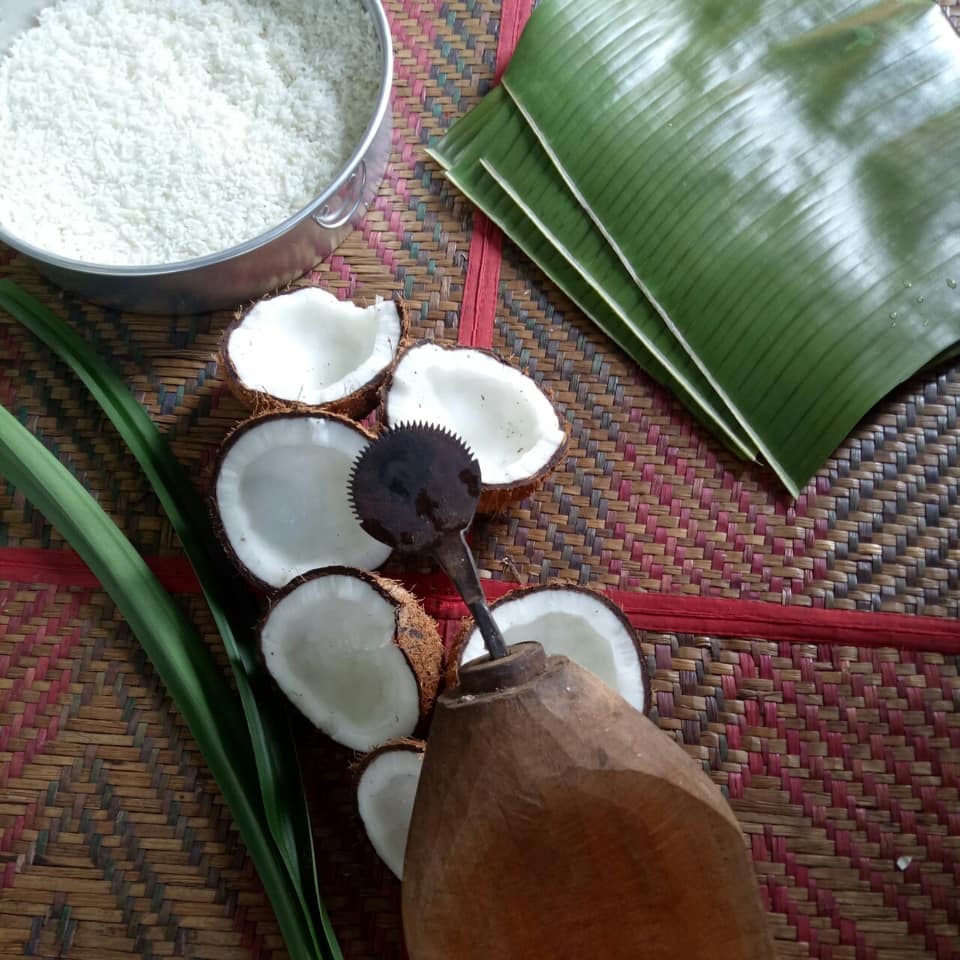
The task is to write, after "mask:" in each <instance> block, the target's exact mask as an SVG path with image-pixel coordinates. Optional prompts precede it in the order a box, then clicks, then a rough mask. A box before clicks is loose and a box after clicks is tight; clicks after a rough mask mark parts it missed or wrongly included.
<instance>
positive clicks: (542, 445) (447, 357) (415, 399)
mask: <svg viewBox="0 0 960 960" xmlns="http://www.w3.org/2000/svg"><path fill="white" fill-rule="evenodd" d="M386 410H387V420H388V421H389V422H390V423H391V424H401V423H415V422H421V423H429V424H433V425H435V426H440V427H445V428H446V429H447V430H449V431H450V432H451V433H455V434H457V435H458V436H459V437H461V438H462V439H463V440H464V442H465V443H466V444H467V446H469V447H470V449H471V450H472V451H473V453H474V455H475V456H476V458H477V460H478V462H479V464H480V474H481V478H482V481H483V483H484V484H491V485H501V484H506V485H509V484H512V483H519V482H521V481H524V480H529V479H530V478H531V477H534V476H536V475H537V474H538V473H539V472H540V471H541V470H542V469H543V468H544V467H546V466H547V465H548V464H549V463H550V460H551V459H552V457H553V456H554V455H555V454H556V452H557V450H558V449H559V448H560V446H561V445H562V444H563V442H564V439H565V434H564V432H563V429H562V428H561V426H560V421H559V419H558V417H557V413H556V411H555V410H554V409H553V404H551V403H550V401H549V400H548V399H547V397H546V396H545V395H544V393H543V392H542V391H541V390H540V388H539V387H538V386H537V385H536V384H535V383H534V382H533V380H531V379H530V378H529V377H527V376H524V375H523V374H522V373H521V372H520V371H519V370H516V369H514V368H513V367H509V366H507V365H506V364H504V363H501V362H500V361H499V360H497V359H496V358H495V357H492V356H490V355H489V354H486V353H483V352H481V351H479V350H469V349H444V348H443V347H439V346H437V345H435V344H421V345H418V346H416V347H412V348H411V349H409V350H408V351H407V352H406V353H405V354H404V355H403V356H402V357H401V358H400V361H399V363H398V364H397V366H396V367H395V369H394V372H393V377H392V380H391V382H390V387H389V390H388V393H387V400H386Z"/></svg>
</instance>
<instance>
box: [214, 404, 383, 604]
mask: <svg viewBox="0 0 960 960" xmlns="http://www.w3.org/2000/svg"><path fill="white" fill-rule="evenodd" d="M297 417H322V418H323V419H325V420H334V421H336V422H337V423H342V424H343V425H344V426H345V427H349V428H350V429H351V430H355V431H356V432H357V433H359V434H360V435H361V436H362V437H363V438H364V439H366V440H373V439H375V437H376V434H374V433H371V431H369V430H367V428H366V427H364V426H362V425H361V424H359V423H357V422H355V421H354V420H351V419H350V418H349V417H346V416H343V415H341V414H338V413H317V412H313V413H306V412H299V411H296V410H272V411H268V412H265V413H258V414H254V415H253V416H252V417H248V418H247V419H246V420H242V421H241V422H240V423H238V424H237V425H236V426H235V427H234V428H233V430H231V431H230V433H228V434H227V436H226V437H225V438H224V441H223V443H221V444H220V449H219V450H218V451H217V459H216V463H215V464H214V468H213V476H212V479H211V483H210V487H211V489H210V495H209V507H210V514H211V519H212V524H213V529H214V533H215V534H216V537H217V539H218V540H219V541H220V543H221V545H222V546H223V549H224V551H225V552H226V554H227V556H228V557H229V558H230V561H231V562H232V563H233V565H234V566H235V567H236V568H237V570H239V571H240V575H241V576H242V577H243V578H244V580H246V581H247V582H248V583H249V584H251V585H252V586H254V587H256V588H257V589H258V590H260V591H263V592H265V593H269V592H270V591H271V590H275V589H276V587H274V586H273V585H272V584H269V583H267V582H266V581H265V580H261V579H260V578H259V577H258V576H257V575H256V574H255V573H253V572H252V571H251V570H250V569H249V568H248V567H247V566H246V564H245V563H243V561H242V560H241V559H240V558H239V557H238V556H237V553H236V551H235V550H234V549H233V545H232V544H231V543H230V539H229V537H228V536H227V534H226V531H225V529H224V526H223V521H222V520H221V518H220V507H219V504H218V503H217V496H216V488H217V477H218V476H219V475H220V468H221V466H222V464H223V461H224V459H225V457H226V456H227V454H228V453H229V452H230V448H231V447H232V446H233V445H234V444H235V443H236V442H237V441H238V440H239V439H240V437H242V436H243V435H244V433H246V432H247V431H248V430H250V429H252V428H253V427H256V426H259V425H260V424H261V423H266V422H267V421H269V420H282V419H294V418H297ZM324 569H329V568H324ZM349 569H352V568H349ZM291 582H292V583H294V582H296V579H295V580H293V581H291Z"/></svg>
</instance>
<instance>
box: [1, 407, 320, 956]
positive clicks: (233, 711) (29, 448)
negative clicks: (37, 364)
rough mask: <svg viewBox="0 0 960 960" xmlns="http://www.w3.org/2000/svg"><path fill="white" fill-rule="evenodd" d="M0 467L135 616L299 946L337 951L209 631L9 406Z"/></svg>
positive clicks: (297, 952) (288, 936)
mask: <svg viewBox="0 0 960 960" xmlns="http://www.w3.org/2000/svg"><path fill="white" fill-rule="evenodd" d="M0 473H2V474H3V475H4V476H6V477H7V479H8V480H9V481H10V482H11V483H12V484H13V485H14V486H15V487H17V489H19V490H20V491H21V492H22V493H23V494H24V496H26V497H27V499H28V500H30V502H31V503H33V504H34V506H36V507H37V509H38V510H40V511H41V512H42V513H43V514H44V516H45V517H46V518H47V519H48V520H49V521H50V522H51V523H52V524H53V525H54V526H55V527H56V528H57V529H58V530H59V531H60V532H61V533H62V534H63V535H64V537H66V539H67V541H68V542H69V543H70V545H71V546H72V547H73V548H74V549H75V550H76V551H77V553H78V554H79V555H80V556H81V557H82V558H83V560H84V562H85V563H86V564H87V565H88V566H89V567H90V569H91V570H92V571H93V573H94V574H95V575H96V576H97V578H98V579H99V580H100V582H101V583H102V584H103V587H104V589H105V590H106V591H107V593H108V594H109V595H110V597H111V599H112V600H113V602H114V603H115V604H116V605H117V608H118V609H119V610H120V612H121V613H122V614H123V616H124V618H125V619H126V621H127V622H128V623H129V624H130V628H131V629H132V630H133V632H134V634H135V635H136V637H137V639H138V640H139V642H140V644H141V645H142V646H143V649H144V651H145V652H146V654H147V656H148V657H149V658H150V662H151V663H152V664H153V666H154V667H155V668H156V671H157V673H158V675H159V676H160V679H161V680H162V681H163V684H164V686H165V687H166V689H167V692H168V693H169V694H170V697H171V698H172V699H173V701H174V703H175V704H176V706H177V709H178V710H179V711H180V713H181V714H182V715H183V718H184V720H185V721H186V723H187V726H188V727H189V728H190V732H191V734H192V735H193V737H194V739H195V740H196V741H197V745H198V746H199V747H200V749H201V751H202V752H203V755H204V758H205V759H206V761H207V764H208V766H209V767H210V772H211V773H212V774H213V776H214V777H215V778H216V781H217V784H218V785H219V787H220V789H221V790H222V792H223V796H224V799H225V800H226V802H227V804H228V806H229V807H230V812H231V813H232V814H233V817H234V820H235V821H236V824H237V827H238V828H239V830H240V834H241V836H242V838H243V842H244V844H245V845H246V847H247V849H248V850H249V852H250V856H251V857H252V858H253V862H254V864H255V865H256V868H257V871H258V873H259V875H260V878H261V880H262V881H263V885H264V887H265V889H266V891H267V893H268V895H269V897H270V900H271V902H272V903H273V907H274V910H275V911H276V914H277V920H278V922H279V924H280V927H281V930H282V931H283V935H284V938H285V940H286V942H287V946H288V947H289V949H290V953H291V955H292V956H295V957H331V956H334V955H335V950H334V949H331V950H326V951H325V950H323V949H322V948H321V947H320V945H319V943H318V941H317V938H316V935H315V932H314V930H313V928H312V924H311V921H310V918H309V917H308V915H307V914H305V913H304V911H303V910H302V909H301V906H300V899H301V898H300V895H299V893H298V891H297V890H296V887H295V883H294V880H293V878H292V877H291V876H290V873H289V871H288V869H287V866H286V864H285V863H284V859H283V857H282V856H281V855H280V852H279V851H278V849H277V846H276V844H275V843H274V841H273V838H272V836H271V834H270V830H269V827H268V825H267V822H266V818H265V815H264V810H263V804H262V802H261V798H260V788H259V783H258V781H257V772H256V769H255V767H254V764H253V762H252V758H251V756H250V741H249V736H247V734H246V724H245V722H244V717H243V713H242V711H241V708H240V704H239V702H238V700H237V698H236V696H235V695H234V694H233V692H232V691H231V690H230V687H229V686H228V685H227V682H226V679H225V678H224V676H223V674H222V673H221V672H220V669H219V668H218V667H217V665H216V663H215V661H214V659H213V657H212V656H211V655H210V652H209V650H208V649H207V647H206V645H205V644H204V642H203V640H202V639H201V637H199V636H198V635H197V633H196V631H195V630H194V628H193V626H192V625H191V624H190V623H189V621H188V620H187V619H186V617H185V616H184V615H183V613H182V612H181V611H180V608H179V607H178V606H177V605H176V604H175V603H174V602H173V600H172V599H171V598H170V596H169V595H168V594H167V593H166V591H165V590H164V589H163V587H161V586H160V584H159V582H158V581H157V580H156V578H155V577H154V576H153V574H152V573H151V572H150V569H149V567H147V565H146V563H145V562H144V561H143V558H142V557H141V556H140V554H138V553H137V551H136V550H135V549H134V547H133V546H132V545H131V543H130V542H129V541H128V540H127V539H126V537H124V536H123V534H122V533H121V532H120V531H119V530H118V529H117V527H116V526H115V525H114V523H113V521H112V520H111V519H110V518H109V517H108V516H107V515H106V514H105V513H104V512H103V510H102V509H101V508H100V507H99V506H98V504H97V503H96V501H95V500H94V499H93V497H91V496H90V494H89V493H87V491H86V490H84V488H83V486H82V485H81V484H80V483H79V481H77V480H76V478H75V477H73V476H72V475H71V474H70V472H69V471H68V470H67V469H66V467H64V466H63V464H61V463H60V462H59V461H58V460H57V459H56V457H54V456H53V455H52V454H51V453H50V452H49V451H48V450H47V449H46V448H45V447H44V446H43V444H42V443H40V441H39V440H37V439H36V437H34V436H33V435H32V434H31V433H30V431H29V430H27V429H26V427H24V426H23V425H22V424H21V423H19V421H17V419H16V418H15V417H14V416H13V415H12V414H10V413H9V412H8V411H7V410H6V409H4V408H3V407H0Z"/></svg>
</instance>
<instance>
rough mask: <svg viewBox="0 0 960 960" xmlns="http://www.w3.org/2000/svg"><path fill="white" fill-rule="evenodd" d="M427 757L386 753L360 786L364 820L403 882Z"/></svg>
mask: <svg viewBox="0 0 960 960" xmlns="http://www.w3.org/2000/svg"><path fill="white" fill-rule="evenodd" d="M422 767H423V753H422V752H420V751H419V750H415V749H412V748H410V747H398V748H397V749H395V750H385V751H384V752H383V753H381V754H379V755H378V756H376V757H374V758H373V759H372V760H371V761H370V763H369V764H368V765H367V767H366V769H365V770H364V771H363V774H362V775H361V777H360V783H359V784H358V785H357V804H358V806H359V808H360V819H361V820H362V821H363V826H364V828H365V829H366V831H367V836H368V837H369V838H370V843H371V844H373V849H374V850H376V851H377V856H379V857H380V859H381V860H382V861H383V862H384V863H385V864H386V865H387V866H388V867H389V868H390V870H391V871H392V872H393V874H394V875H395V876H396V877H398V878H399V879H401V880H402V879H403V857H404V853H405V851H406V847H407V834H408V833H409V832H410V819H411V817H412V816H413V802H414V800H415V799H416V796H417V785H418V784H419V782H420V771H421V769H422Z"/></svg>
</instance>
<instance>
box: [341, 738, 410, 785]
mask: <svg viewBox="0 0 960 960" xmlns="http://www.w3.org/2000/svg"><path fill="white" fill-rule="evenodd" d="M393 750H409V751H410V752H411V753H417V754H419V755H420V756H421V757H422V756H423V755H424V754H425V753H426V752H427V741H426V740H418V739H417V738H416V737H400V738H398V739H396V740H388V741H387V742H386V743H381V744H380V746H379V747H374V749H373V750H369V751H367V753H364V754H361V755H360V756H359V757H358V758H357V759H356V760H355V761H354V762H353V763H351V764H350V772H351V774H353V777H354V781H355V782H356V783H357V784H358V785H359V783H360V780H361V779H362V778H363V774H364V772H365V771H366V769H367V767H369V766H370V764H371V763H373V762H374V760H376V759H377V758H378V757H382V756H383V755H384V754H385V753H390V752H392V751H393Z"/></svg>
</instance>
